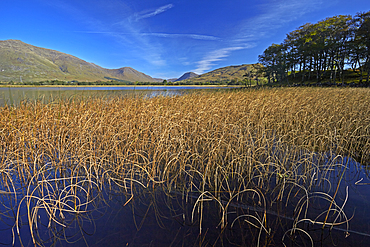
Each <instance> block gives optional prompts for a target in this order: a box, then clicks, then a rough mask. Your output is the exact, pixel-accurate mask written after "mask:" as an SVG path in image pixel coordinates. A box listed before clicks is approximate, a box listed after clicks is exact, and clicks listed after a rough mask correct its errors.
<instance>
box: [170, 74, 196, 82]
mask: <svg viewBox="0 0 370 247" xmlns="http://www.w3.org/2000/svg"><path fill="white" fill-rule="evenodd" d="M197 76H198V74H196V73H194V72H187V73H185V74H183V75H182V76H181V77H180V78H179V79H176V80H175V81H183V80H187V79H191V78H194V77H197Z"/></svg>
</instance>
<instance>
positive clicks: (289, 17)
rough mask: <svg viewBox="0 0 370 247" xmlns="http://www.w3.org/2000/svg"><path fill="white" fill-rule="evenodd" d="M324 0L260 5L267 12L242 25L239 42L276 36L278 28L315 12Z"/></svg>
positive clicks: (284, 1) (285, 0)
mask: <svg viewBox="0 0 370 247" xmlns="http://www.w3.org/2000/svg"><path fill="white" fill-rule="evenodd" d="M322 3H323V1H322V0H300V1H296V0H288V1H287V0H279V1H272V2H269V3H268V4H262V5H260V8H261V9H263V10H265V12H264V13H263V14H261V15H259V16H256V17H253V18H251V19H247V20H245V21H244V22H243V23H242V24H241V28H240V31H239V33H240V34H239V35H238V38H237V40H238V42H248V41H251V40H258V39H262V38H266V37H271V36H272V35H274V34H275V33H276V31H277V29H278V28H281V27H283V26H284V25H286V24H287V23H289V22H292V21H294V20H297V19H298V18H300V17H301V16H303V15H306V14H308V13H310V12H313V11H315V10H316V9H318V8H320V6H321V5H322Z"/></svg>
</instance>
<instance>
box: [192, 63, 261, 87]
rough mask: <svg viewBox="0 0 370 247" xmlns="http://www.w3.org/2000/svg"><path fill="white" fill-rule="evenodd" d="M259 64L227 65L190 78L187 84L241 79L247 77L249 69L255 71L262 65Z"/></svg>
mask: <svg viewBox="0 0 370 247" xmlns="http://www.w3.org/2000/svg"><path fill="white" fill-rule="evenodd" d="M260 66H261V65H259V64H243V65H237V66H227V67H223V68H219V69H216V70H213V71H210V72H208V73H205V74H202V75H199V76H196V77H193V78H190V79H187V80H186V83H187V84H191V83H194V84H198V83H199V84H204V83H210V84H213V83H217V84H218V83H219V82H228V81H231V80H235V81H240V80H243V79H245V78H246V77H245V75H246V74H247V73H248V72H249V71H255V70H256V68H258V67H260Z"/></svg>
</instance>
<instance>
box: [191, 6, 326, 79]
mask: <svg viewBox="0 0 370 247" xmlns="http://www.w3.org/2000/svg"><path fill="white" fill-rule="evenodd" d="M322 3H323V0H300V1H296V0H274V1H269V3H268V4H263V5H260V7H261V9H263V10H264V13H263V14H261V15H258V16H255V17H252V18H249V19H246V20H245V21H243V22H242V23H241V25H240V27H239V30H238V33H237V34H236V35H234V36H232V37H230V41H229V42H228V43H227V44H226V45H225V46H226V48H219V49H216V50H213V51H211V52H208V54H206V55H205V56H204V57H203V58H202V60H200V61H198V62H196V64H197V68H196V69H195V70H194V72H195V73H197V74H202V73H204V72H206V71H207V70H210V69H212V68H213V67H214V66H215V65H216V64H217V62H219V61H221V60H225V59H227V57H229V56H230V54H231V53H232V52H234V51H238V50H243V49H248V48H253V47H255V46H256V43H258V42H259V41H261V40H262V39H264V38H267V37H271V36H272V35H274V34H275V33H276V30H277V29H278V28H281V27H283V26H284V25H286V24H287V23H289V22H292V21H294V20H296V19H298V18H299V17H301V16H303V15H305V14H307V13H310V12H312V11H315V10H316V9H317V8H319V7H320V5H321V4H322Z"/></svg>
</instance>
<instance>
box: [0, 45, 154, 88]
mask: <svg viewBox="0 0 370 247" xmlns="http://www.w3.org/2000/svg"><path fill="white" fill-rule="evenodd" d="M108 78H109V79H108ZM111 79H118V80H123V81H129V82H134V81H140V82H159V81H161V79H155V78H152V77H151V76H149V75H146V74H144V73H142V72H139V71H137V70H135V69H133V68H131V67H122V68H118V69H106V68H103V67H101V66H99V65H96V64H94V63H90V62H87V61H84V60H82V59H80V58H78V57H76V56H73V55H70V54H66V53H63V52H59V51H56V50H52V49H47V48H42V47H37V46H34V45H30V44H27V43H24V42H23V41H20V40H12V39H11V40H3V41H0V81H20V82H22V81H43V80H62V81H68V80H83V81H85V80H86V81H97V80H102V81H106V80H111Z"/></svg>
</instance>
